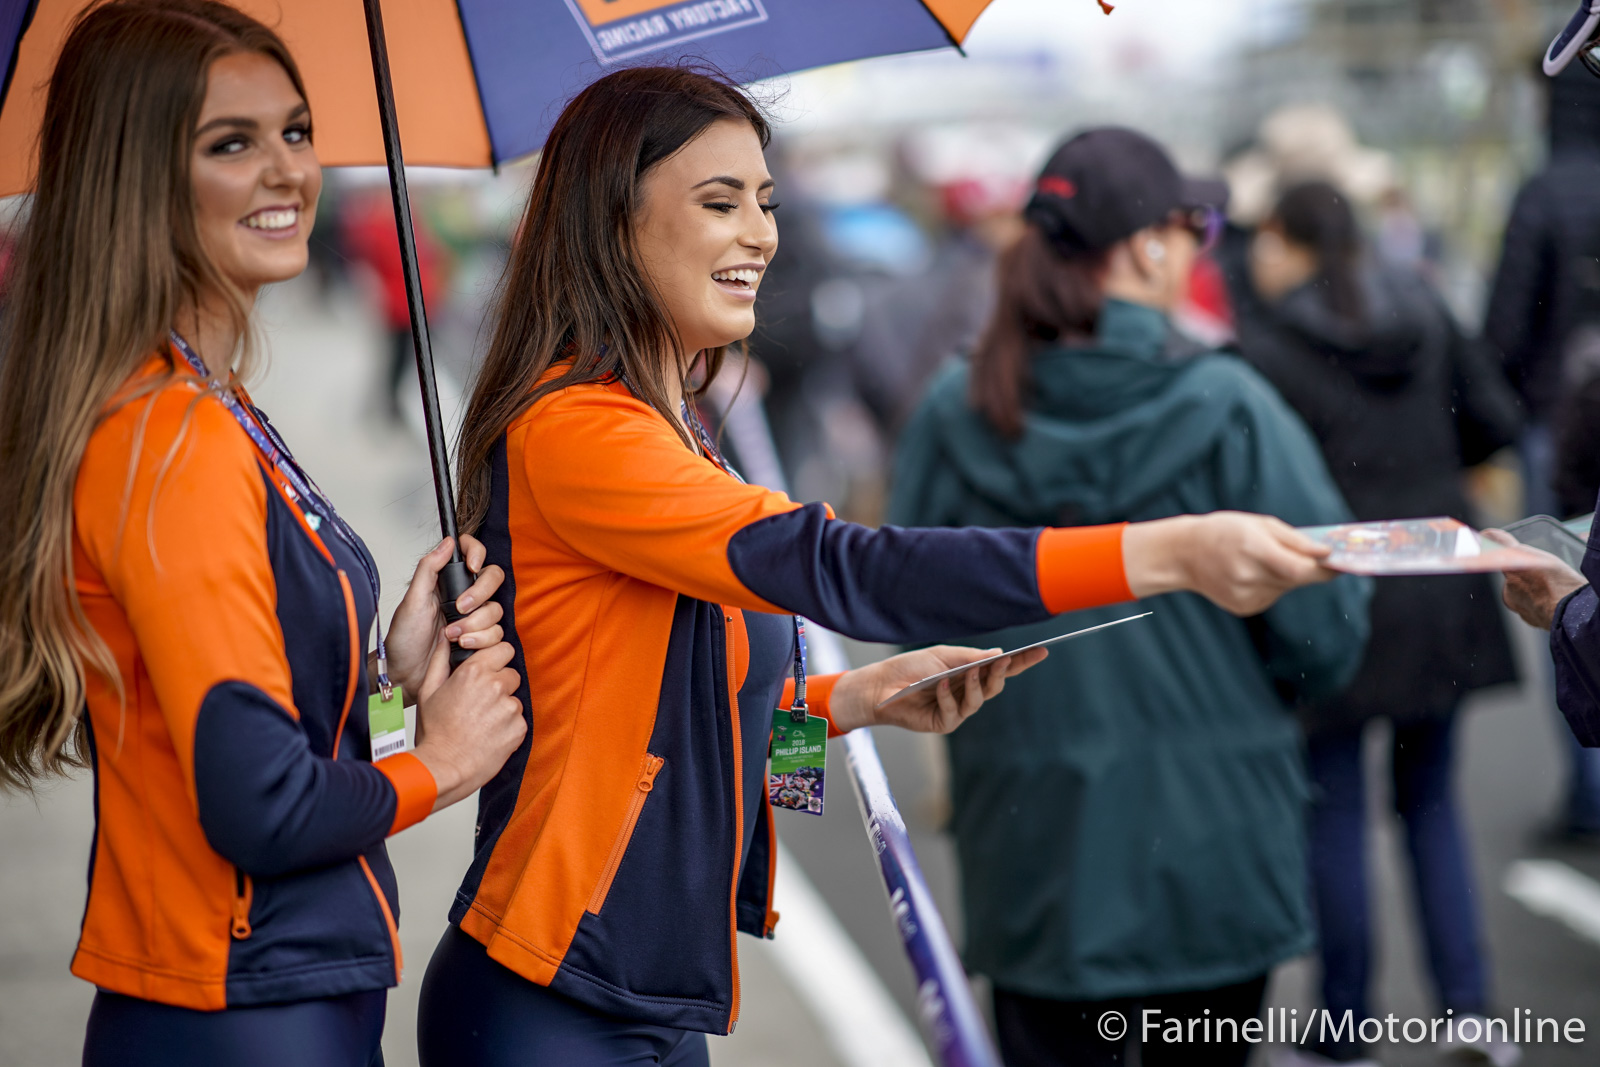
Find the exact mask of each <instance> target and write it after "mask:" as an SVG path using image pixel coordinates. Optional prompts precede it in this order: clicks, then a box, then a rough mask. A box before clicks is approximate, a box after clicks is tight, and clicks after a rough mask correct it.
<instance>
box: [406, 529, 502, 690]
mask: <svg viewBox="0 0 1600 1067" xmlns="http://www.w3.org/2000/svg"><path fill="white" fill-rule="evenodd" d="M451 547H452V546H451V544H450V539H449V538H448V537H446V538H445V539H444V540H443V541H440V542H439V544H438V546H437V547H436V548H434V550H433V551H432V552H429V553H428V554H427V555H426V556H423V557H422V558H421V559H420V560H418V561H417V570H416V573H415V574H413V575H412V576H411V584H410V585H409V586H407V587H406V595H405V596H404V597H403V598H402V599H401V601H400V604H399V606H398V607H396V608H395V610H394V619H393V620H392V621H391V622H390V623H389V631H388V633H387V634H386V635H385V637H386V641H385V643H386V644H387V645H388V649H389V677H391V678H393V679H394V680H395V681H396V682H398V683H399V684H400V685H401V686H402V687H403V688H404V689H405V692H406V694H407V696H408V698H409V697H412V696H415V695H416V693H417V691H418V690H419V689H420V688H421V686H422V679H423V676H424V674H426V672H427V670H428V661H429V658H430V657H431V656H432V654H433V647H434V644H435V642H436V641H437V639H438V636H439V629H440V627H442V626H443V625H444V613H443V612H441V611H440V609H439V595H438V590H439V572H440V571H442V570H444V568H445V565H446V564H447V563H449V562H450V554H451ZM461 551H462V555H463V558H465V559H466V561H467V569H468V570H470V571H472V572H473V573H474V574H476V575H477V578H476V579H475V580H474V581H473V583H472V585H471V586H470V587H469V588H468V589H467V591H466V592H465V593H463V594H461V596H460V597H458V598H457V599H456V608H457V610H459V611H460V612H461V614H462V615H463V616H464V618H462V619H461V620H459V621H458V622H453V623H451V624H450V626H449V627H448V628H447V629H446V630H445V632H444V636H445V639H446V640H450V641H456V642H457V643H458V644H460V645H461V647H462V648H465V649H470V650H473V651H477V650H479V649H484V648H488V647H489V646H491V645H494V644H498V643H499V641H500V638H501V636H502V633H503V631H502V629H501V627H500V617H501V614H502V612H501V610H500V605H499V604H496V603H495V602H494V601H493V600H491V599H490V598H491V597H492V596H494V594H495V591H496V590H497V589H499V588H500V583H501V582H503V581H505V576H506V575H505V571H503V570H501V569H500V568H499V567H497V566H488V567H485V566H484V565H483V561H484V558H485V557H486V556H487V555H488V553H487V551H486V550H485V549H484V547H483V544H482V543H481V542H479V541H478V539H477V538H475V537H470V536H465V535H463V536H462V538H461Z"/></svg>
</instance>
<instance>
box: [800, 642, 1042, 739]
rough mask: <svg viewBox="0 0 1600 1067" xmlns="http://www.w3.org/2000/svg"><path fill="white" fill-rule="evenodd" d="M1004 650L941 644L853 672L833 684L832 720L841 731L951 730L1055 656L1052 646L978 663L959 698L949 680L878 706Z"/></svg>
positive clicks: (963, 678) (967, 678)
mask: <svg viewBox="0 0 1600 1067" xmlns="http://www.w3.org/2000/svg"><path fill="white" fill-rule="evenodd" d="M999 651H1000V649H998V648H991V649H988V650H987V651H985V650H983V649H978V648H959V647H955V646H952V645H936V646H934V647H933V648H919V649H917V650H916V651H915V652H903V653H901V654H900V655H898V656H891V657H889V658H888V659H886V660H880V661H879V662H877V663H874V664H871V665H870V666H866V667H858V668H856V669H855V670H853V671H848V672H846V673H845V675H844V676H843V677H842V678H840V679H839V680H838V681H837V682H836V683H834V687H833V696H832V698H831V699H830V701H829V704H830V709H829V710H830V714H831V715H832V716H833V724H834V726H835V727H837V728H838V729H840V730H853V729H855V728H856V727H858V726H900V727H903V728H905V729H907V730H915V731H917V732H918V733H935V734H947V733H949V732H950V731H952V730H954V729H955V728H956V727H958V726H960V725H961V724H962V723H963V722H965V721H966V720H967V719H968V717H970V716H971V715H972V713H973V712H975V711H977V710H978V709H979V708H981V707H982V706H983V704H984V701H986V700H990V699H992V698H994V697H996V696H998V695H999V694H1000V691H1001V690H1002V689H1004V688H1005V687H1006V679H1007V678H1010V677H1013V676H1015V675H1018V674H1021V673H1022V672H1023V671H1025V670H1027V669H1028V668H1029V667H1032V666H1034V665H1035V664H1037V663H1039V662H1040V661H1042V660H1043V659H1044V658H1045V657H1046V656H1047V655H1049V654H1050V652H1049V649H1044V648H1037V649H1034V650H1033V651H1031V652H1024V653H1021V654H1020V655H1017V656H1007V657H1006V658H1004V659H999V660H996V661H995V662H994V663H992V664H990V665H989V666H988V667H974V668H973V669H972V670H970V671H968V672H967V673H966V674H965V675H964V676H962V679H961V680H962V681H963V682H964V683H965V688H964V690H962V691H960V695H959V696H957V692H958V687H957V686H952V685H951V684H950V679H945V680H944V681H942V682H940V683H939V684H938V685H937V686H935V687H934V688H932V689H925V690H923V691H921V692H919V693H914V694H912V695H911V696H908V697H905V698H904V699H901V700H897V701H895V702H894V703H893V704H890V705H889V706H888V707H886V708H883V709H882V710H881V711H880V710H878V705H879V704H880V703H882V702H883V701H884V700H887V699H888V698H889V697H892V696H894V694H896V693H898V692H900V690H902V689H904V688H905V687H906V686H908V685H911V684H912V683H913V682H920V681H922V679H924V678H927V677H929V676H930V675H934V674H940V673H943V672H944V671H948V670H951V669H953V668H956V667H960V666H962V665H963V664H967V663H975V662H977V661H978V660H982V659H987V658H988V657H990V656H993V655H995V654H996V653H998V652H999Z"/></svg>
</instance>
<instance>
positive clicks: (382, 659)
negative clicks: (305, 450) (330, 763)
mask: <svg viewBox="0 0 1600 1067" xmlns="http://www.w3.org/2000/svg"><path fill="white" fill-rule="evenodd" d="M170 334H171V337H172V344H173V346H174V347H175V348H177V350H178V351H179V353H181V354H182V356H183V358H184V359H185V360H186V361H187V362H188V364H189V366H190V367H192V368H194V372H195V373H196V374H198V375H200V376H201V377H202V378H210V377H211V372H210V371H208V370H207V369H206V365H205V363H204V362H203V361H202V360H201V359H200V357H199V355H197V354H196V353H195V351H194V349H192V348H190V347H189V343H188V342H187V341H185V340H184V339H183V338H182V337H180V336H178V331H176V330H172V331H170ZM213 395H214V396H215V397H216V398H217V399H218V400H220V401H222V406H223V407H225V408H227V409H228V413H229V414H231V415H232V416H233V417H234V419H235V420H236V421H237V422H238V423H239V425H240V426H241V427H243V429H244V432H245V433H247V434H249V435H250V440H252V441H254V442H255V445H256V447H257V448H259V449H260V450H261V452H262V453H263V454H264V455H265V456H266V457H267V462H269V463H271V464H272V469H273V470H275V471H277V472H278V473H279V474H280V475H282V477H283V480H284V481H286V482H288V483H289V495H290V496H291V497H292V498H294V499H295V500H296V502H298V503H300V504H301V506H302V507H304V508H305V509H306V511H305V517H306V525H307V526H309V527H311V530H312V532H313V533H315V532H318V531H320V530H321V529H322V527H323V526H324V525H325V524H326V525H327V526H328V527H330V528H331V529H332V530H333V532H334V533H335V534H336V535H337V536H338V538H339V540H341V541H343V542H344V543H345V545H346V546H347V547H348V548H349V549H350V551H351V552H352V553H353V554H354V555H355V557H356V561H357V562H358V563H360V564H361V570H362V572H363V573H365V574H366V576H367V584H368V585H370V586H372V609H373V610H372V621H373V625H374V626H376V628H377V631H378V689H379V690H380V691H381V692H382V693H383V699H384V700H385V701H387V700H388V699H389V697H390V694H391V693H392V692H393V691H394V684H393V683H392V682H390V680H389V655H388V650H387V649H385V647H384V644H383V622H382V620H380V619H379V618H378V597H379V583H378V571H377V569H376V567H375V566H374V565H373V564H372V562H371V561H370V560H368V558H367V553H366V552H365V551H364V550H363V549H362V547H361V543H360V540H359V539H358V538H357V537H356V534H355V531H354V530H352V529H350V526H349V524H348V523H346V522H345V521H344V519H342V518H340V517H339V513H338V512H337V511H335V510H334V508H333V504H332V502H330V501H329V500H328V498H327V496H326V494H324V493H323V492H322V490H321V489H318V488H317V485H316V483H315V482H313V481H312V480H311V476H310V475H308V474H307V473H306V472H305V470H304V469H303V468H302V467H301V466H300V464H299V463H297V462H296V461H295V458H294V455H293V454H292V453H290V451H289V446H288V445H286V444H285V443H284V441H283V438H282V437H280V436H278V431H277V430H276V429H275V428H274V427H273V425H272V423H271V422H270V421H268V419H267V416H266V415H265V414H263V413H262V411H261V409H260V408H258V407H256V406H255V405H254V404H247V403H241V402H240V401H239V398H238V396H236V395H235V393H234V391H233V390H232V389H220V390H216V391H214V392H213ZM247 408H248V410H246V409H247Z"/></svg>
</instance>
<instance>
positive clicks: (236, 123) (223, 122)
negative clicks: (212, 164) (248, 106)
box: [194, 115, 261, 135]
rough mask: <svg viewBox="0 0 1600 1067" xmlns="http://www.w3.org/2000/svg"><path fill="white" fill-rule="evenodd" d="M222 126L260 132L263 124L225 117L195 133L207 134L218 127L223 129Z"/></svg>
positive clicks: (215, 120) (216, 119)
mask: <svg viewBox="0 0 1600 1067" xmlns="http://www.w3.org/2000/svg"><path fill="white" fill-rule="evenodd" d="M222 126H233V127H242V128H243V129H247V130H258V129H260V128H261V124H260V123H259V122H257V121H256V120H255V119H248V118H243V117H240V116H232V115H224V116H223V117H221V118H215V119H212V120H211V121H210V122H208V123H206V124H205V125H204V126H202V127H200V128H199V129H198V130H195V131H194V132H195V133H196V134H197V135H198V134H202V133H205V132H206V131H207V130H213V129H217V128H218V127H222Z"/></svg>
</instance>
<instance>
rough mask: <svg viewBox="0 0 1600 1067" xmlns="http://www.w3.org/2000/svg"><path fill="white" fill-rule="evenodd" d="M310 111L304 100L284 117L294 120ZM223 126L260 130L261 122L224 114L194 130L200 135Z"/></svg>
mask: <svg viewBox="0 0 1600 1067" xmlns="http://www.w3.org/2000/svg"><path fill="white" fill-rule="evenodd" d="M310 113H311V105H309V104H307V103H306V102H305V101H304V100H302V101H301V102H300V103H299V104H298V105H296V106H295V108H294V109H293V110H292V111H290V112H289V115H288V117H287V118H286V119H284V121H285V122H293V121H294V120H295V119H297V118H300V117H302V116H304V115H309V114H310ZM223 126H228V127H233V128H242V129H246V130H258V129H260V128H261V124H260V123H259V122H257V121H256V120H255V119H252V118H245V117H243V116H239V115H223V116H221V117H220V118H214V119H212V120H211V121H210V122H208V123H206V124H205V125H204V126H201V127H200V128H199V129H198V130H195V131H194V132H195V134H196V135H197V136H198V135H199V134H202V133H205V132H206V131H207V130H211V129H216V128H218V127H223Z"/></svg>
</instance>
